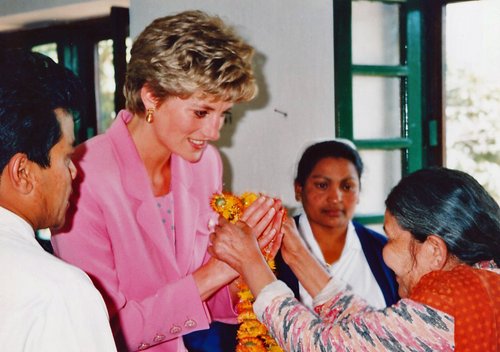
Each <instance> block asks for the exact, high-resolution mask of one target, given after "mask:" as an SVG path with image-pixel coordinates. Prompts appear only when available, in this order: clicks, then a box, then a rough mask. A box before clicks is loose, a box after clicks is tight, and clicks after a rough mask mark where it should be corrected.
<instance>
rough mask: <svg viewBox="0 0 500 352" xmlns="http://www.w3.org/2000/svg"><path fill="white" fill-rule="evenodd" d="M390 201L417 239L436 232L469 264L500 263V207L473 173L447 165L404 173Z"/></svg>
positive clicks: (389, 208)
mask: <svg viewBox="0 0 500 352" xmlns="http://www.w3.org/2000/svg"><path fill="white" fill-rule="evenodd" d="M385 204H386V207H387V211H388V212H389V213H390V214H391V215H392V216H394V217H395V219H396V221H397V223H398V225H399V226H400V227H401V228H403V229H404V230H406V231H409V232H410V233H411V234H412V235H413V236H414V238H415V239H416V240H418V241H420V242H423V241H425V240H426V238H427V237H428V236H429V235H431V234H433V235H436V236H439V237H440V238H442V239H443V241H444V242H445V243H446V245H447V248H448V250H449V251H450V253H451V254H453V255H455V256H456V257H457V258H458V259H460V260H461V261H463V262H465V263H467V264H469V265H472V264H474V263H477V262H480V261H485V260H494V261H495V262H496V264H497V265H498V264H500V209H499V207H498V204H497V203H496V202H495V200H494V199H493V198H492V197H491V196H490V195H489V194H488V192H486V190H485V189H484V188H483V187H482V186H481V185H480V184H479V183H478V182H477V181H476V180H475V179H474V178H473V177H472V176H470V175H468V174H466V173H464V172H461V171H457V170H451V169H446V168H431V169H423V170H419V171H416V172H414V173H412V174H410V175H408V176H406V177H404V178H403V179H402V180H401V181H400V182H399V183H398V184H397V185H396V187H394V188H393V189H392V191H391V193H390V194H389V196H388V197H387V199H386V201H385Z"/></svg>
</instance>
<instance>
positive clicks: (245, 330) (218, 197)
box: [210, 192, 282, 352]
mask: <svg viewBox="0 0 500 352" xmlns="http://www.w3.org/2000/svg"><path fill="white" fill-rule="evenodd" d="M258 197H259V196H258V195H257V194H255V193H251V192H246V193H243V194H242V195H241V196H239V197H238V196H236V195H234V194H232V193H229V192H222V193H217V194H214V195H213V197H212V200H211V201H210V205H211V206H212V208H213V209H214V210H215V211H216V212H217V213H218V214H219V215H222V216H223V217H224V218H225V219H226V220H228V221H229V222H231V223H233V224H234V223H236V222H237V221H238V220H239V219H240V217H241V215H242V214H243V211H244V210H245V209H246V208H247V207H248V206H249V205H250V204H252V203H253V202H254V201H255V200H256V199H257V198H258ZM266 259H267V258H266ZM267 263H268V265H269V267H271V269H273V270H274V268H275V265H274V260H273V259H267ZM238 288H239V292H238V297H239V302H238V304H237V305H236V311H237V312H238V322H239V323H240V327H239V328H238V334H237V339H238V344H237V345H236V352H254V351H255V352H258V351H271V352H282V349H281V348H280V347H279V346H278V344H277V343H276V341H275V340H274V339H273V338H272V337H271V336H269V334H268V332H267V329H266V327H265V326H264V325H263V324H262V323H261V322H260V321H259V320H258V319H257V317H256V316H255V313H254V311H253V307H252V303H253V302H254V300H255V298H254V297H253V295H252V292H250V289H249V288H248V286H247V285H246V284H245V283H244V282H242V281H240V282H239V283H238Z"/></svg>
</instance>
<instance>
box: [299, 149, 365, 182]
mask: <svg viewBox="0 0 500 352" xmlns="http://www.w3.org/2000/svg"><path fill="white" fill-rule="evenodd" d="M325 158H340V159H346V160H348V161H350V162H351V163H352V164H353V165H354V167H355V168H356V172H357V173H358V178H359V180H360V181H361V175H362V174H363V161H361V157H360V156H359V153H358V152H357V151H356V150H355V149H353V148H351V147H350V146H349V145H347V144H346V143H344V142H339V141H325V142H319V143H316V144H313V145H311V146H309V147H308V148H307V149H306V150H305V151H304V153H303V154H302V157H301V158H300V161H299V166H298V167H297V176H296V177H295V183H297V184H299V185H300V186H302V187H304V185H305V183H306V180H307V178H308V177H309V175H310V174H311V172H312V170H313V169H314V167H315V166H316V164H317V163H318V162H320V161H321V160H323V159H325Z"/></svg>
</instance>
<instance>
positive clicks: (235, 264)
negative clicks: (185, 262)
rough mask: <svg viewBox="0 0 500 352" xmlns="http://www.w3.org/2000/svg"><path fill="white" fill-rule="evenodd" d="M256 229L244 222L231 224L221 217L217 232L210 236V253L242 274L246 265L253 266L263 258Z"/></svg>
mask: <svg viewBox="0 0 500 352" xmlns="http://www.w3.org/2000/svg"><path fill="white" fill-rule="evenodd" d="M254 229H255V228H254ZM254 229H252V228H251V227H250V226H248V225H247V224H246V223H245V222H243V221H238V222H237V223H236V224H231V223H230V222H228V221H227V220H226V219H224V218H222V217H221V218H220V219H219V224H218V225H217V226H216V228H215V231H214V232H212V233H211V234H210V242H211V246H209V247H208V252H209V253H210V255H211V256H213V257H215V258H217V259H219V260H221V261H223V262H225V263H227V264H229V265H230V266H231V267H232V268H234V269H235V270H236V271H238V272H239V273H240V274H241V273H242V272H243V271H244V269H245V265H252V262H254V261H258V260H259V259H260V257H262V253H261V250H260V247H259V244H258V242H257V237H256V235H255V230H254Z"/></svg>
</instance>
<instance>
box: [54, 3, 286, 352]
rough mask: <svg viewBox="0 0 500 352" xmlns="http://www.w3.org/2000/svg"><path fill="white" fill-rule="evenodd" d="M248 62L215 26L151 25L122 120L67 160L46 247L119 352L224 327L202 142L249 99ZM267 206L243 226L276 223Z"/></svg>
mask: <svg viewBox="0 0 500 352" xmlns="http://www.w3.org/2000/svg"><path fill="white" fill-rule="evenodd" d="M252 55H253V48H252V47H251V46H249V45H248V44H246V43H245V42H244V41H243V40H242V39H241V38H239V37H238V36H237V35H236V34H235V33H234V31H233V30H232V29H231V28H230V27H228V26H226V25H225V24H224V23H223V22H222V21H221V20H220V19H219V18H217V17H214V16H209V15H207V14H205V13H203V12H200V11H187V12H183V13H179V14H177V15H173V16H167V17H163V18H159V19H156V20H155V21H153V22H152V23H151V24H150V25H149V26H147V27H146V28H145V29H144V31H143V32H142V33H141V34H140V35H139V36H138V37H137V39H136V40H135V42H134V44H133V46H132V51H131V59H130V62H129V64H128V67H127V77H126V83H125V96H126V106H127V109H126V110H123V111H121V112H120V113H119V114H118V116H117V117H116V120H115V121H114V123H113V125H112V126H111V128H110V129H109V130H108V131H107V132H106V133H105V134H103V135H100V136H97V137H95V138H93V139H91V140H89V141H87V142H86V143H84V144H83V145H81V146H79V147H78V148H77V150H76V153H75V156H74V161H75V163H76V164H77V168H78V169H79V178H77V180H76V182H77V184H76V185H75V188H76V189H77V190H78V192H75V195H74V197H73V199H72V202H73V205H75V207H74V208H73V209H72V211H73V214H72V215H70V216H69V219H68V220H69V221H68V224H67V227H66V228H65V229H64V230H63V231H62V233H59V234H56V235H55V236H53V238H52V242H53V245H54V250H55V253H56V254H57V255H58V256H59V257H61V258H62V259H64V260H65V261H67V262H69V263H72V264H74V265H76V266H78V267H80V268H82V269H83V270H85V271H86V272H87V273H88V274H89V276H90V277H91V278H92V279H93V282H94V284H95V285H96V287H97V288H98V289H99V290H100V292H101V294H102V295H103V297H104V300H105V301H106V304H107V308H108V311H109V315H110V319H111V324H112V326H113V331H114V336H115V340H116V343H117V345H118V350H120V351H130V350H133V351H136V350H144V349H148V351H185V350H186V349H185V346H184V343H183V339H182V337H183V336H184V335H186V334H189V333H191V332H194V331H199V330H203V329H207V328H208V327H209V324H210V323H211V322H212V321H221V322H228V323H231V322H232V323H236V313H235V311H234V302H235V300H233V298H234V297H235V296H234V295H233V293H234V292H236V288H235V287H234V288H233V289H231V287H230V286H228V284H230V283H232V281H233V280H234V279H235V278H237V276H238V274H237V273H236V272H235V271H234V270H233V269H231V268H230V267H229V266H228V265H227V264H225V263H223V262H220V261H218V260H216V259H214V258H210V256H209V255H207V246H208V238H209V233H210V231H212V229H213V226H214V225H215V224H216V223H217V215H216V213H215V212H214V211H213V210H212V209H211V208H210V198H211V197H212V195H213V194H214V193H215V192H220V191H221V188H222V187H221V184H222V164H221V159H220V156H219V153H218V152H217V150H216V149H215V148H214V147H213V146H211V145H210V142H213V141H216V140H217V139H218V138H219V131H220V129H221V127H222V125H223V123H224V117H225V116H226V114H227V113H228V112H229V111H230V109H231V107H232V106H233V104H235V103H239V102H243V101H248V100H250V99H252V98H253V97H254V96H255V94H256V92H257V87H256V84H255V79H254V75H253V71H252V66H251V60H252ZM273 203H274V204H273ZM278 203H279V202H274V201H273V200H272V199H269V198H265V197H262V198H261V199H259V200H258V201H257V203H256V204H257V205H259V204H260V205H263V206H259V207H258V212H261V213H260V215H258V217H252V218H248V217H245V219H246V221H247V222H249V223H250V224H251V225H252V224H254V225H255V224H256V223H257V221H258V220H259V219H266V218H267V219H268V220H269V221H270V219H272V218H273V217H274V216H275V214H277V215H276V218H279V217H280V215H279V214H280V212H279V211H278V212H277V210H278ZM252 214H255V213H254V212H253V213H252ZM262 224H263V226H264V225H266V224H265V222H264V223H262ZM275 224H278V225H279V222H277V221H276V222H275ZM274 232H276V230H274ZM267 233H270V234H271V236H270V237H271V238H272V235H273V232H271V231H270V228H268V231H267ZM265 238H266V237H264V239H265ZM269 239H270V238H269ZM265 242H266V240H263V242H262V245H263V246H264V245H266V243H265ZM232 286H234V285H232ZM75 299H77V298H75Z"/></svg>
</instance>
